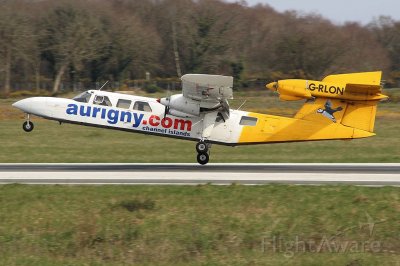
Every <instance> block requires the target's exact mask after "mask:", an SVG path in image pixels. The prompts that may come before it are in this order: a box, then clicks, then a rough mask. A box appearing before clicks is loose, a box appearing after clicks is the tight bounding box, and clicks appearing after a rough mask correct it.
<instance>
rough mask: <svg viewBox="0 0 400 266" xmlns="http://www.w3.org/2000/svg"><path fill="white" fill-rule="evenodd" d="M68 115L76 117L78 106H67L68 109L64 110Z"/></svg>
mask: <svg viewBox="0 0 400 266" xmlns="http://www.w3.org/2000/svg"><path fill="white" fill-rule="evenodd" d="M66 112H67V114H69V115H77V114H78V105H76V104H73V103H70V104H68V108H67V110H66Z"/></svg>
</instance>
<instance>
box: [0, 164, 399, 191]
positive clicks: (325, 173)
mask: <svg viewBox="0 0 400 266" xmlns="http://www.w3.org/2000/svg"><path fill="white" fill-rule="evenodd" d="M0 183H2V184H5V183H26V184H173V185H178V184H179V185H181V184H187V185H195V184H206V183H212V184H232V183H240V184H248V185H256V184H268V183H284V184H288V183H289V184H315V185H319V184H354V185H368V186H384V185H391V186H400V164H212V165H207V166H205V167H204V166H199V165H196V164H0Z"/></svg>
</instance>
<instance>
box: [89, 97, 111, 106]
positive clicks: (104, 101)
mask: <svg viewBox="0 0 400 266" xmlns="http://www.w3.org/2000/svg"><path fill="white" fill-rule="evenodd" d="M93 103H94V104H98V105H104V106H112V104H111V101H110V99H109V98H108V97H107V96H101V95H96V96H95V97H94V100H93Z"/></svg>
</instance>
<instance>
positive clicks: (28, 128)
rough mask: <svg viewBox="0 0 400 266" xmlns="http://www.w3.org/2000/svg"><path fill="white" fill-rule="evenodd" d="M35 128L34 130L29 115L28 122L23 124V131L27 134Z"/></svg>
mask: <svg viewBox="0 0 400 266" xmlns="http://www.w3.org/2000/svg"><path fill="white" fill-rule="evenodd" d="M33 128H34V126H33V123H32V122H31V121H29V114H27V118H26V121H25V122H24V123H23V124H22V129H23V130H24V131H25V132H31V131H32V130H33Z"/></svg>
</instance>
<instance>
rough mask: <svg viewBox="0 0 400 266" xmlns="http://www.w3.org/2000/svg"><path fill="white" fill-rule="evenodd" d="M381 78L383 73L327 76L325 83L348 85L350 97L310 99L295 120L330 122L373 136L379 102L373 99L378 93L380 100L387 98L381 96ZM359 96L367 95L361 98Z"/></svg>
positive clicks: (347, 89)
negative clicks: (327, 120)
mask: <svg viewBox="0 0 400 266" xmlns="http://www.w3.org/2000/svg"><path fill="white" fill-rule="evenodd" d="M381 76H382V72H381V71H376V72H363V73H350V74H339V75H330V76H327V77H325V78H324V79H323V80H322V81H323V82H330V83H341V84H346V85H345V86H346V88H345V92H346V94H349V96H347V97H343V98H342V97H341V96H338V97H337V98H338V99H328V98H324V97H320V98H316V99H314V100H309V101H307V102H306V103H305V104H304V105H303V107H302V108H301V109H300V110H299V112H298V113H297V114H296V116H295V118H298V119H305V120H313V121H316V122H322V120H323V119H325V120H326V119H329V120H331V121H332V122H334V123H340V124H342V125H344V126H347V127H351V128H355V129H359V130H362V131H366V132H365V133H367V132H370V133H373V131H374V124H375V117H376V110H377V103H378V102H379V101H378V100H377V99H376V98H374V97H371V96H373V95H378V94H379V95H380V96H379V97H378V98H379V99H384V98H386V97H387V96H385V95H383V94H380V93H381V92H382V87H381V85H380V82H381ZM360 95H365V96H364V97H360ZM352 96H354V98H353V97H352ZM356 96H357V97H356ZM352 98H353V99H352ZM367 99H368V100H367Z"/></svg>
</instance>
